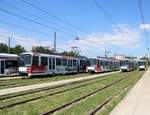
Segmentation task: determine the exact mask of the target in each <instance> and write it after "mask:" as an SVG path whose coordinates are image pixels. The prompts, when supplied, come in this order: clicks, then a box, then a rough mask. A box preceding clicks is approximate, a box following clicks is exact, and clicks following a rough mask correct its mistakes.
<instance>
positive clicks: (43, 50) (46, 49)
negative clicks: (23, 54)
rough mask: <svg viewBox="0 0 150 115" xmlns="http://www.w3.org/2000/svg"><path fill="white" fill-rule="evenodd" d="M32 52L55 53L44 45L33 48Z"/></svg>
mask: <svg viewBox="0 0 150 115" xmlns="http://www.w3.org/2000/svg"><path fill="white" fill-rule="evenodd" d="M32 52H39V53H47V54H53V51H52V50H50V49H48V48H46V47H43V46H37V47H33V48H32Z"/></svg>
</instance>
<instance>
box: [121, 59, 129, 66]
mask: <svg viewBox="0 0 150 115" xmlns="http://www.w3.org/2000/svg"><path fill="white" fill-rule="evenodd" d="M128 64H129V61H128V60H122V61H121V66H124V65H128Z"/></svg>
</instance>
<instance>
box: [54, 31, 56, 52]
mask: <svg viewBox="0 0 150 115" xmlns="http://www.w3.org/2000/svg"><path fill="white" fill-rule="evenodd" d="M54 52H55V53H56V32H54Z"/></svg>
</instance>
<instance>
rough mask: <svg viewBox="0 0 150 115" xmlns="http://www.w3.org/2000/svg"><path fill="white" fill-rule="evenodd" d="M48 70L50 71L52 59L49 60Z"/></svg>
mask: <svg viewBox="0 0 150 115" xmlns="http://www.w3.org/2000/svg"><path fill="white" fill-rule="evenodd" d="M49 69H52V58H49Z"/></svg>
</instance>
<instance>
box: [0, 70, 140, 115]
mask: <svg viewBox="0 0 150 115" xmlns="http://www.w3.org/2000/svg"><path fill="white" fill-rule="evenodd" d="M139 74H140V72H138V71H132V72H129V73H128V72H125V73H117V74H114V75H109V76H117V77H109V78H108V79H106V80H104V81H99V82H97V83H94V84H91V85H88V86H85V87H81V88H77V89H73V90H70V91H67V92H64V93H61V94H57V95H54V96H48V97H44V98H42V99H38V100H36V101H33V102H29V103H26V104H22V105H17V106H14V107H11V108H7V109H3V110H0V114H9V115H16V114H17V115H18V114H19V115H22V114H31V115H37V114H41V113H44V112H46V111H48V110H49V109H53V108H55V107H58V106H60V105H63V104H65V103H67V102H70V101H72V100H74V99H77V98H79V97H81V96H83V95H86V94H88V93H90V92H92V91H95V90H96V89H98V88H100V87H103V86H105V85H107V84H110V83H112V82H113V81H116V80H118V78H119V79H120V77H127V76H137V75H139ZM131 78H132V77H131ZM127 81H130V80H129V79H128V80H127ZM127 81H126V82H127ZM126 82H125V81H124V82H123V83H120V85H119V84H118V85H114V86H113V87H112V88H108V89H107V90H108V91H107V90H105V91H103V92H101V93H97V94H96V95H93V96H91V97H90V98H88V99H85V100H84V101H81V102H80V103H78V104H75V105H73V106H71V107H69V108H67V109H65V110H64V111H61V112H59V113H58V114H70V113H71V114H78V113H80V114H81V113H82V114H84V113H88V112H89V111H90V110H91V109H93V108H95V106H96V105H97V104H99V103H100V102H101V100H103V99H105V98H106V97H108V96H110V95H111V94H112V93H113V92H114V91H116V90H118V89H119V88H120V87H121V86H122V85H124V84H125V83H126ZM118 86H119V87H118ZM70 87H71V86H70ZM49 92H51V91H49ZM49 92H48V91H47V92H38V93H34V94H31V95H30V94H29V95H25V96H20V97H17V98H13V99H10V100H9V99H8V100H3V101H1V102H0V105H1V104H10V103H14V102H16V101H17V100H19V101H20V100H23V99H27V98H32V97H35V96H37V95H43V94H46V93H49ZM83 106H84V107H83ZM89 106H90V107H89ZM72 111H73V112H72Z"/></svg>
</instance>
